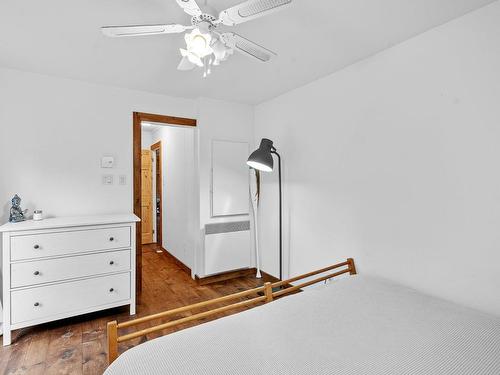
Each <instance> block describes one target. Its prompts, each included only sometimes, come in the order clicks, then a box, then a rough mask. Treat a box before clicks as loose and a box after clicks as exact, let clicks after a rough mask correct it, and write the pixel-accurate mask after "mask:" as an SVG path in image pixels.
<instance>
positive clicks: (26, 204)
mask: <svg viewBox="0 0 500 375" xmlns="http://www.w3.org/2000/svg"><path fill="white" fill-rule="evenodd" d="M134 111H139V112H149V113H158V114H165V115H171V116H179V117H189V118H196V119H198V126H197V130H196V131H195V133H197V134H196V135H195V139H194V148H195V150H196V152H199V154H198V155H196V152H195V160H194V165H195V170H198V168H199V170H200V175H199V181H198V180H196V181H195V184H194V186H193V188H194V190H195V191H200V193H199V194H194V195H195V196H194V197H193V199H192V200H190V201H189V204H190V206H189V208H188V209H189V210H192V211H193V212H196V215H194V216H196V217H195V218H194V219H193V220H192V222H191V223H190V225H191V226H192V229H191V233H192V235H191V237H190V238H189V239H187V241H188V242H190V243H193V244H194V247H195V249H196V250H195V249H192V251H191V255H190V257H191V259H192V258H195V255H194V253H195V251H196V252H198V253H199V257H202V253H201V252H202V251H203V243H202V236H201V235H200V229H201V228H203V227H204V224H205V223H206V222H210V221H216V220H212V219H210V204H209V187H210V145H211V142H212V139H229V140H243V141H248V142H249V143H252V141H253V129H252V127H253V108H252V107H251V106H247V105H241V104H235V103H230V102H224V101H215V100H209V99H203V98H201V99H198V100H191V99H183V98H174V97H169V96H164V95H155V94H149V93H146V92H140V91H133V90H126V89H122V88H113V87H108V86H103V85H95V84H89V83H84V82H80V81H75V80H68V79H63V78H56V77H49V76H44V75H39V74H33V73H26V72H21V71H16V70H11V69H4V68H0V222H5V221H7V219H8V212H9V208H10V199H11V197H12V196H13V195H14V194H15V193H18V194H19V195H20V196H21V198H22V199H23V201H22V206H23V208H28V209H29V210H30V211H31V212H32V210H33V209H34V208H35V207H37V208H40V209H43V210H44V213H45V214H46V215H48V216H63V215H92V214H106V213H121V212H131V211H132V210H133V207H132V112H134ZM103 155H113V156H114V157H115V164H116V166H115V168H114V169H111V170H110V169H105V170H103V169H101V168H100V158H101V156H103ZM103 174H113V175H114V176H115V183H114V185H113V186H104V185H102V175H103ZM122 174H124V175H126V177H127V184H126V185H125V186H121V185H118V176H119V175H122ZM198 189H200V190H198ZM200 200H201V201H202V203H203V204H202V205H201V206H200ZM198 212H199V215H198V214H197V213H198ZM200 219H201V221H202V222H201V223H200ZM224 220H225V219H219V221H224ZM232 220H234V218H233V219H232ZM186 246H188V245H185V247H186ZM167 247H168V246H167ZM196 258H198V257H196ZM190 263H191V264H194V260H193V259H192V260H191V261H190ZM195 267H196V265H195ZM193 270H194V271H196V268H194V269H193Z"/></svg>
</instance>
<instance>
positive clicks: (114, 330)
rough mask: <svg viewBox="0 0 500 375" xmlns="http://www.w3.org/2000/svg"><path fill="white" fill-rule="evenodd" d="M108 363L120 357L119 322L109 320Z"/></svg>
mask: <svg viewBox="0 0 500 375" xmlns="http://www.w3.org/2000/svg"><path fill="white" fill-rule="evenodd" d="M107 331H108V365H110V364H111V363H113V361H114V360H115V359H116V358H118V322H117V321H116V320H113V321H112V322H108V326H107Z"/></svg>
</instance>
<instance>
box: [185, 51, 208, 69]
mask: <svg viewBox="0 0 500 375" xmlns="http://www.w3.org/2000/svg"><path fill="white" fill-rule="evenodd" d="M180 51H181V55H182V57H186V58H187V59H188V60H189V61H190V62H191V63H193V64H195V65H198V66H199V67H203V61H202V60H201V59H200V58H199V57H198V56H197V55H195V54H194V53H191V52H189V51H188V50H185V49H182V48H180Z"/></svg>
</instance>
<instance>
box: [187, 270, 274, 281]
mask: <svg viewBox="0 0 500 375" xmlns="http://www.w3.org/2000/svg"><path fill="white" fill-rule="evenodd" d="M256 273H257V269H256V268H255V267H254V268H245V269H241V270H235V271H227V272H222V273H218V274H216V275H211V276H206V277H199V276H198V275H196V277H195V279H196V282H197V283H198V285H207V284H213V283H219V282H221V281H226V280H231V279H236V278H239V277H252V276H253V277H255V275H256ZM260 273H261V274H262V281H263V282H268V281H269V282H271V283H274V282H276V281H279V279H278V278H276V277H274V276H271V275H269V274H268V273H266V272H262V271H260Z"/></svg>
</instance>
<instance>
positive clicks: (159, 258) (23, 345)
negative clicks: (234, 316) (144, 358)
mask: <svg viewBox="0 0 500 375" xmlns="http://www.w3.org/2000/svg"><path fill="white" fill-rule="evenodd" d="M262 283H263V280H262V279H261V280H259V279H255V278H253V277H240V278H237V279H232V280H226V281H221V282H218V283H213V284H209V285H198V284H197V282H196V281H194V280H193V279H191V276H190V275H189V274H188V273H187V272H186V271H185V269H183V268H181V267H180V266H179V265H178V264H177V263H176V262H175V261H174V260H173V259H172V258H171V257H169V256H168V255H166V254H164V253H157V252H156V246H155V245H148V246H145V248H144V252H143V293H142V297H141V300H140V301H139V302H138V304H137V315H135V316H134V317H130V316H129V313H128V307H123V308H116V309H111V310H107V311H103V312H98V313H93V314H87V315H83V316H79V317H75V318H70V319H64V320H59V321H56V322H51V323H47V324H43V325H39V326H36V327H29V328H25V329H21V330H17V331H14V332H13V343H12V345H10V346H7V347H0V373H2V374H9V375H11V374H16V375H20V374H26V375H27V374H29V375H38V374H72V375H73V374H74V375H78V374H86V375H94V374H102V373H103V371H104V370H105V368H106V366H107V353H106V351H107V349H106V323H107V322H108V321H110V320H115V319H116V320H118V321H119V322H120V321H124V320H128V319H133V318H135V317H141V316H145V315H148V314H152V313H156V312H160V311H164V310H168V309H172V308H176V307H180V306H184V305H188V304H191V303H196V302H201V301H204V300H208V299H211V298H216V297H220V296H224V295H227V294H231V293H236V292H239V291H242V290H247V289H250V288H254V287H256V286H260V285H262ZM226 315H227V314H226ZM219 317H220V316H217V317H216V318H219ZM202 322H203V321H196V322H192V324H190V325H196V324H200V323H202ZM154 323H155V324H158V322H154ZM146 326H147V325H146ZM143 327H145V326H141V327H140V328H143ZM180 328H186V326H183V327H180ZM177 329H179V328H177ZM157 336H159V334H153V335H151V336H148V337H147V339H151V338H154V337H157ZM145 340H146V338H144V339H137V340H135V341H131V342H129V343H127V344H126V346H124V345H121V346H120V348H119V349H120V352H122V351H124V350H126V349H127V348H128V347H131V346H134V345H138V344H139V343H141V342H143V341H145Z"/></svg>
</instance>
